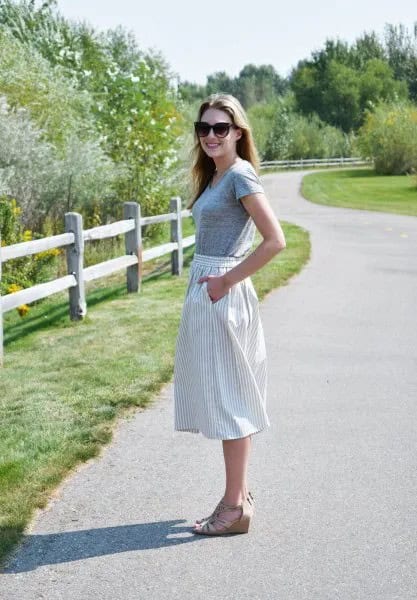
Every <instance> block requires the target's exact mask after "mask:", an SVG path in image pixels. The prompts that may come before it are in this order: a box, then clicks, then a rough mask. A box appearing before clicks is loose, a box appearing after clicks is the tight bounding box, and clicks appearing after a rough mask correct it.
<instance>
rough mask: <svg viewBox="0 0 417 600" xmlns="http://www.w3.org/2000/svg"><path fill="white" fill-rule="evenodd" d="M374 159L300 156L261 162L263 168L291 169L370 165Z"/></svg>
mask: <svg viewBox="0 0 417 600" xmlns="http://www.w3.org/2000/svg"><path fill="white" fill-rule="evenodd" d="M371 163H372V160H366V159H363V158H357V157H356V158H343V157H340V158H300V159H299V160H267V161H264V162H262V163H261V168H262V169H267V168H268V167H277V168H279V169H291V168H298V167H328V166H332V165H338V166H344V165H368V164H371Z"/></svg>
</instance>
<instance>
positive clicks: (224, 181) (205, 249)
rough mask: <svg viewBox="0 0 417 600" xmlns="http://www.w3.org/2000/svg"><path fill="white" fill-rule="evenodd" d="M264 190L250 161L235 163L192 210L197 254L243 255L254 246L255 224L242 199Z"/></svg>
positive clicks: (205, 192)
mask: <svg viewBox="0 0 417 600" xmlns="http://www.w3.org/2000/svg"><path fill="white" fill-rule="evenodd" d="M263 191H264V189H263V187H262V185H261V182H260V181H259V178H258V176H257V174H256V171H255V169H254V168H253V166H252V165H251V163H250V162H248V161H247V160H240V161H238V162H237V163H235V164H233V165H232V166H231V167H230V168H229V169H228V170H227V171H226V172H225V173H224V174H223V176H222V178H221V179H220V180H219V181H218V182H217V183H216V184H215V185H214V187H210V185H208V186H207V187H206V189H205V190H204V191H203V193H202V194H201V196H199V197H198V199H197V200H196V201H195V202H194V204H193V207H192V215H193V218H194V221H195V225H196V247H195V252H196V254H206V255H209V256H234V257H237V258H241V257H242V256H244V255H245V254H246V253H247V252H248V251H249V250H250V248H251V246H252V243H253V239H254V236H255V223H254V222H253V220H252V218H251V216H250V215H249V213H248V212H247V211H246V209H245V207H244V206H243V204H242V202H240V198H242V197H243V196H247V195H248V194H255V193H257V192H263Z"/></svg>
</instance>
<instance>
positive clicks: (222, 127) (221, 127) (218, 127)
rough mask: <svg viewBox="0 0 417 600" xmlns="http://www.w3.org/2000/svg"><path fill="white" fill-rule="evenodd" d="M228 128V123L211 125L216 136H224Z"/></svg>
mask: <svg viewBox="0 0 417 600" xmlns="http://www.w3.org/2000/svg"><path fill="white" fill-rule="evenodd" d="M229 129H230V125H229V123H216V124H215V125H213V131H214V133H215V135H217V136H218V137H226V135H227V134H228V133H229Z"/></svg>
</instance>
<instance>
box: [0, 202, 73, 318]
mask: <svg viewBox="0 0 417 600" xmlns="http://www.w3.org/2000/svg"><path fill="white" fill-rule="evenodd" d="M21 214H22V211H21V209H20V208H19V207H18V205H17V202H16V200H15V199H10V198H7V197H5V196H0V236H1V245H2V246H6V245H7V246H8V245H10V244H17V243H19V242H29V241H30V240H32V239H36V237H39V236H34V234H33V233H32V231H31V230H29V229H24V227H23V226H22V222H21ZM60 253H61V251H60V250H59V249H58V248H53V249H51V250H45V251H44V252H38V253H37V254H34V255H32V256H25V257H22V258H16V259H13V260H11V261H7V262H5V263H4V264H3V265H2V277H1V282H0V285H1V288H0V291H1V294H11V293H13V292H17V291H18V290H20V289H23V288H26V287H31V286H32V285H35V284H36V283H42V282H43V281H45V280H47V279H50V278H51V277H52V275H53V274H54V273H55V272H56V268H57V257H58V256H59V254H60ZM27 311H28V307H27V306H26V305H22V306H19V309H18V312H19V314H20V315H21V316H24V315H25V314H26V313H27Z"/></svg>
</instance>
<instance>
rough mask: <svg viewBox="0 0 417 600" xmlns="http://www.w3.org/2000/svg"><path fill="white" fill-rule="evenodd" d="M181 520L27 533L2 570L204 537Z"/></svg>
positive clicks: (15, 570)
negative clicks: (58, 531)
mask: <svg viewBox="0 0 417 600" xmlns="http://www.w3.org/2000/svg"><path fill="white" fill-rule="evenodd" d="M181 523H185V520H184V519H179V520H175V521H157V522H153V523H138V524H136V525H122V526H119V527H103V528H102V529H84V530H81V531H66V532H62V533H51V534H45V535H41V534H40V535H26V536H25V537H24V538H23V541H22V543H21V545H20V546H19V548H18V549H17V552H16V555H15V556H14V557H11V558H9V560H8V561H7V563H6V565H5V566H4V567H3V569H2V570H1V572H2V573H21V572H24V571H33V570H35V569H37V568H38V567H41V566H43V565H52V564H59V563H64V562H71V561H74V560H82V559H85V558H92V557H96V556H104V555H106V554H116V553H119V552H131V551H133V550H149V549H153V548H163V547H167V548H168V547H171V546H176V545H178V544H186V543H189V542H193V541H196V540H201V539H204V536H196V535H194V534H193V533H192V528H191V526H187V527H179V526H178V525H180V524H181Z"/></svg>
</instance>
